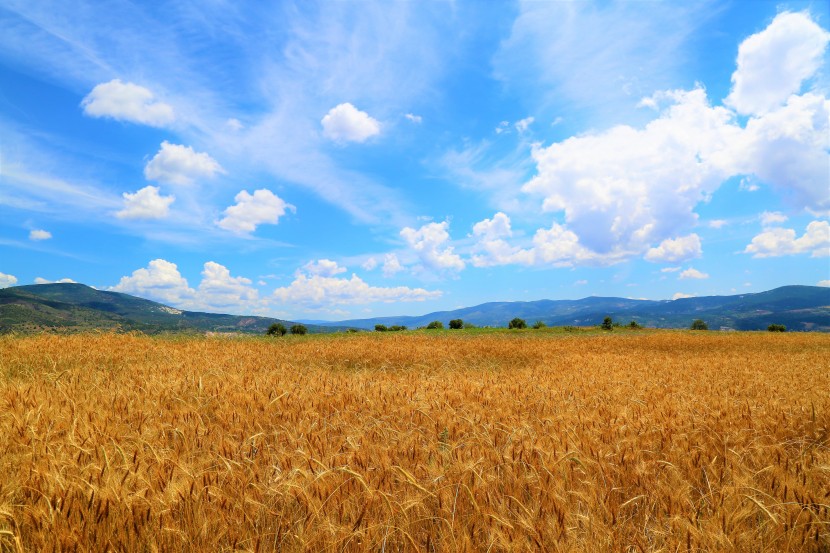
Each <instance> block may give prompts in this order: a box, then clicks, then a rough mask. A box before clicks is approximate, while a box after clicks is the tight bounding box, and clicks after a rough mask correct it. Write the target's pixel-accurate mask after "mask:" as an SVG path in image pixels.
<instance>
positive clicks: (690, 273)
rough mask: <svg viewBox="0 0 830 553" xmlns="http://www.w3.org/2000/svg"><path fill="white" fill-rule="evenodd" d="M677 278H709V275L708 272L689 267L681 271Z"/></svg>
mask: <svg viewBox="0 0 830 553" xmlns="http://www.w3.org/2000/svg"><path fill="white" fill-rule="evenodd" d="M677 278H678V279H679V280H685V279H688V278H693V279H705V278H709V275H708V274H706V273H702V272H700V271H698V270H697V269H694V268H692V267H689V268H688V269H686V270H685V271H683V272H682V273H680V276H678V277H677Z"/></svg>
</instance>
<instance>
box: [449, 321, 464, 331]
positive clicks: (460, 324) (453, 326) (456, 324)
mask: <svg viewBox="0 0 830 553" xmlns="http://www.w3.org/2000/svg"><path fill="white" fill-rule="evenodd" d="M462 328H464V321H462V320H461V319H453V320H451V321H450V330H461V329H462Z"/></svg>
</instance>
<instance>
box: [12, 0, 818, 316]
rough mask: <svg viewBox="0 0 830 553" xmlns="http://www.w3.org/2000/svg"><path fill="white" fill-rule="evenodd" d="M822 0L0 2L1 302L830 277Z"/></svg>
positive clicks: (439, 305) (422, 292)
mask: <svg viewBox="0 0 830 553" xmlns="http://www.w3.org/2000/svg"><path fill="white" fill-rule="evenodd" d="M828 6H830V5H828V3H826V2H824V1H806V2H802V1H794V2H788V1H783V2H779V1H775V2H767V1H764V0H751V1H749V0H746V1H733V2H728V1H704V0H701V1H690V2H668V1H667V2H658V1H650V2H644V1H636V2H635V1H632V2H616V1H610V0H601V1H600V0H598V1H596V2H587V1H579V2H570V1H564V0H562V1H549V2H498V3H493V2H474V1H463V0H457V1H448V2H438V1H436V2H369V1H365V2H363V1H361V2H358V1H343V2H305V1H302V2H301V1H297V2H231V1H228V2H225V1H222V0H207V1H201V0H200V1H187V0H176V1H172V2H126V1H119V0H114V1H103V0H102V1H98V2H84V1H82V0H79V1H75V2H57V1H54V2H53V1H49V0H44V1H39V2H31V1H28V0H22V1H16V0H0V287H6V286H15V285H27V284H43V283H48V282H62V281H64V282H65V281H73V282H80V283H84V284H88V285H90V286H94V287H96V288H98V289H101V290H112V291H118V292H124V293H128V294H133V295H137V296H141V297H145V298H149V299H153V300H156V301H160V302H162V303H165V304H167V305H171V306H174V307H178V308H182V309H190V310H200V311H212V312H223V313H235V314H261V315H269V316H275V317H281V318H287V319H321V320H338V319H348V318H363V317H374V316H387V315H403V314H410V315H415V314H423V313H428V312H432V311H437V310H445V309H454V308H457V307H462V306H471V305H476V304H479V303H484V302H488V301H519V300H522V301H525V300H536V299H578V298H583V297H587V296H619V297H628V298H646V299H673V298H680V297H688V296H707V295H729V294H743V293H751V292H761V291H765V290H769V289H772V288H775V287H778V286H783V285H789V284H806V285H812V286H816V285H818V286H830V257H828V256H830V222H828V218H829V217H830V100H829V99H828V97H829V95H830V47H829V46H828V44H830V7H828Z"/></svg>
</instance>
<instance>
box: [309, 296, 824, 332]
mask: <svg viewBox="0 0 830 553" xmlns="http://www.w3.org/2000/svg"><path fill="white" fill-rule="evenodd" d="M606 316H610V317H612V318H613V319H614V320H615V321H619V322H621V323H624V324H625V323H628V322H629V321H632V320H634V321H637V322H638V323H640V324H642V325H644V326H649V327H656V328H688V327H689V325H690V324H691V322H692V321H693V320H694V319H703V320H704V321H706V323H707V324H708V325H709V328H711V329H718V328H730V329H735V330H762V329H766V328H767V326H769V325H770V324H772V323H776V324H784V325H786V326H787V328H788V329H790V330H817V331H823V332H830V288H821V287H818V286H783V287H781V288H776V289H774V290H769V291H767V292H760V293H757V294H740V295H735V296H706V297H699V298H683V299H678V300H664V301H652V300H632V299H624V298H603V297H589V298H583V299H580V300H538V301H517V302H493V303H484V304H481V305H477V306H475V307H466V308H463V309H456V310H453V311H437V312H434V313H428V314H426V315H421V316H417V317H412V316H401V317H376V318H371V319H352V320H345V321H338V322H336V323H319V324H324V325H326V324H336V325H341V326H350V327H355V328H363V329H373V328H374V327H375V325H376V324H384V325H387V326H390V325H406V326H407V327H409V328H417V327H420V326H425V325H427V324H428V323H429V322H430V321H435V320H438V321H441V322H443V323H444V325H447V323H448V322H449V321H450V320H451V319H463V320H464V321H465V322H469V323H472V324H474V325H476V326H496V327H503V326H507V323H508V321H510V319H512V318H513V317H520V318H522V319H525V320H526V321H527V322H528V323H529V324H532V323H534V322H536V321H542V322H544V323H545V324H547V325H549V326H554V325H555V326H560V325H574V326H591V325H598V324H600V323H601V322H602V320H603V318H604V317H606Z"/></svg>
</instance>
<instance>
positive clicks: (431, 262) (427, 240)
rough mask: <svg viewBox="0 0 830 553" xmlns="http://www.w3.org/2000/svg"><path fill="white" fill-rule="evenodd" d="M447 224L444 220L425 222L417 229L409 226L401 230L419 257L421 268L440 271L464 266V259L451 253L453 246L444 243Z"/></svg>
mask: <svg viewBox="0 0 830 553" xmlns="http://www.w3.org/2000/svg"><path fill="white" fill-rule="evenodd" d="M449 226H450V224H449V223H448V222H447V221H444V222H443V223H427V224H426V225H423V226H422V227H421V228H419V229H418V230H415V229H414V228H411V227H406V228H404V229H403V230H401V237H403V239H404V240H406V243H407V244H408V245H409V247H410V248H411V249H412V251H414V252H415V254H416V255H417V256H418V259H420V261H421V266H422V269H425V270H429V271H436V272H442V271H460V270H462V269H463V268H464V261H462V260H461V257H460V256H459V255H458V254H455V253H453V247H452V246H446V245H445V244H446V243H447V242H448V241H449V239H450V234H449V232H448V231H447V230H448V229H449Z"/></svg>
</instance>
